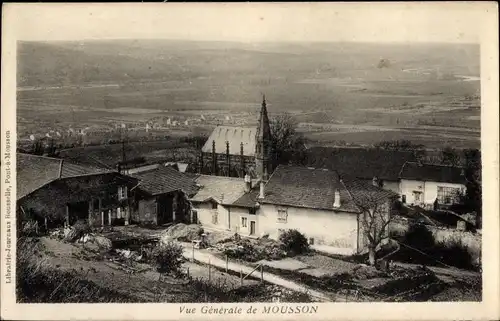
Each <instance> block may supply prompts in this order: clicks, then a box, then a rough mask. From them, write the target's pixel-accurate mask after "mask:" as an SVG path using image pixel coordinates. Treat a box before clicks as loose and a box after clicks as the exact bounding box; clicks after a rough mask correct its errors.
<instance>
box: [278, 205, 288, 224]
mask: <svg viewBox="0 0 500 321" xmlns="http://www.w3.org/2000/svg"><path fill="white" fill-rule="evenodd" d="M287 217H288V213H287V209H286V208H279V209H278V222H280V223H286V222H287Z"/></svg>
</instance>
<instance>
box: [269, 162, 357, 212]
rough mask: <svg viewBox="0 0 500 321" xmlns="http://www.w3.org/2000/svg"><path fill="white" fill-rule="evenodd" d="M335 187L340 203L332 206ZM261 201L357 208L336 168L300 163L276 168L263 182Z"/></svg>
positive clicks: (355, 210)
mask: <svg viewBox="0 0 500 321" xmlns="http://www.w3.org/2000/svg"><path fill="white" fill-rule="evenodd" d="M335 190H339V192H340V207H338V208H334V207H333V204H334V199H335ZM261 202H262V203H268V204H276V205H288V206H296V207H305V208H313V209H325V210H338V211H347V212H357V211H358V208H357V207H356V205H355V203H354V202H353V200H352V198H351V197H350V195H349V192H348V191H347V189H346V187H345V186H344V184H342V182H341V181H340V177H339V175H338V173H337V172H335V171H329V170H326V169H315V168H308V167H299V166H283V165H280V166H278V167H277V168H276V170H275V171H274V173H273V174H272V175H271V177H270V179H269V181H268V182H267V184H266V186H265V198H264V199H263V200H262V201H261Z"/></svg>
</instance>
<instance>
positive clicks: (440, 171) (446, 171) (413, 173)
mask: <svg viewBox="0 0 500 321" xmlns="http://www.w3.org/2000/svg"><path fill="white" fill-rule="evenodd" d="M462 172H463V168H461V167H452V166H445V165H432V164H419V163H416V162H407V163H405V164H404V166H403V168H402V169H401V174H400V177H401V178H402V179H411V180H420V181H432V182H443V183H458V184H465V176H464V175H462Z"/></svg>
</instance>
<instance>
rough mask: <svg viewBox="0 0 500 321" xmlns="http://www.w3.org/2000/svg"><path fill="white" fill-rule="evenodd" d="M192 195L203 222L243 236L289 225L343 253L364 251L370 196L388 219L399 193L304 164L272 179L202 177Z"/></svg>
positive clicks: (315, 242)
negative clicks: (365, 205) (365, 207)
mask: <svg viewBox="0 0 500 321" xmlns="http://www.w3.org/2000/svg"><path fill="white" fill-rule="evenodd" d="M196 181H197V183H198V184H199V185H200V190H199V191H198V193H197V194H196V195H195V196H194V197H193V198H192V199H191V201H192V202H193V204H194V207H195V208H196V211H197V213H198V214H197V215H198V220H199V221H200V223H201V224H202V225H204V226H205V225H206V226H209V227H211V228H219V229H223V230H228V231H232V232H237V233H239V234H241V235H248V236H256V237H258V236H263V235H268V236H269V237H270V238H273V239H277V238H278V237H279V235H280V233H281V232H283V231H285V230H287V229H297V230H298V231H300V232H301V233H303V234H305V235H306V237H307V238H308V240H309V242H310V244H312V245H313V246H316V247H327V248H328V249H329V251H332V252H335V253H339V254H353V253H359V252H362V251H364V249H365V245H366V240H365V235H364V233H363V230H364V228H363V222H362V219H363V210H362V209H361V208H360V206H359V204H360V203H359V202H360V201H361V202H363V201H364V198H367V195H369V196H373V197H370V199H371V200H374V201H375V202H376V203H377V205H378V204H381V205H380V206H379V208H380V209H381V210H382V214H381V216H382V217H383V218H385V219H387V220H388V219H389V215H390V209H391V204H392V202H393V200H394V198H395V197H397V195H396V194H395V193H393V192H390V191H386V190H383V189H381V188H380V187H378V186H373V185H371V184H369V183H366V182H363V181H360V180H346V181H344V180H342V179H341V177H340V176H339V174H338V173H337V172H335V171H330V170H327V169H315V168H307V167H299V166H283V165H280V166H278V167H277V168H276V170H275V171H274V173H273V174H272V175H271V177H270V178H269V179H268V180H264V179H262V178H259V180H258V181H257V182H255V183H253V182H252V179H251V178H250V177H249V176H247V177H246V178H245V179H241V178H228V177H215V176H206V175H200V176H199V177H198V178H197V179H196Z"/></svg>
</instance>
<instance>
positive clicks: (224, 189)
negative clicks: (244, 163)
mask: <svg viewBox="0 0 500 321" xmlns="http://www.w3.org/2000/svg"><path fill="white" fill-rule="evenodd" d="M195 181H196V183H197V184H198V186H199V188H200V189H199V190H198V192H197V193H196V195H194V196H193V197H192V198H191V201H194V202H205V201H207V200H210V199H213V200H215V201H216V202H218V203H220V204H223V205H232V204H233V203H234V202H235V201H236V200H238V199H239V198H240V197H242V196H243V195H244V194H245V182H244V180H243V178H235V177H224V176H210V175H199V176H198V177H197V178H196V179H195Z"/></svg>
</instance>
